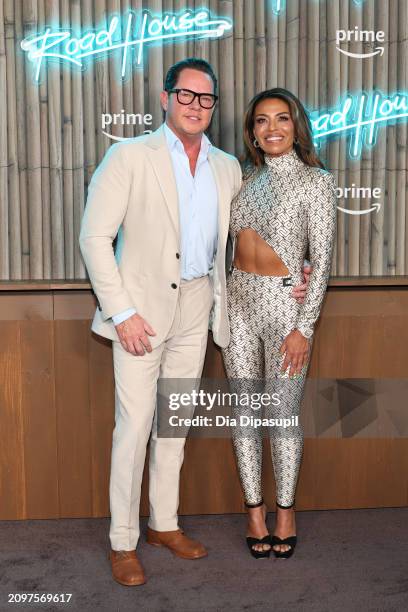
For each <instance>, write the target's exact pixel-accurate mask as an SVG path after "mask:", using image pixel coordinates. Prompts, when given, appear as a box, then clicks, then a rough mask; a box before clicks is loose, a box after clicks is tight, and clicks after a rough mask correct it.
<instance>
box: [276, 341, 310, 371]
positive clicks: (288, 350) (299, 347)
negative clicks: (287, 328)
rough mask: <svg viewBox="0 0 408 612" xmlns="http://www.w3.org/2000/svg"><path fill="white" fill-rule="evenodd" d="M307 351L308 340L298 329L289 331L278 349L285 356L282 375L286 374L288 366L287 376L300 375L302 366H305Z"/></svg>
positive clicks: (307, 356)
mask: <svg viewBox="0 0 408 612" xmlns="http://www.w3.org/2000/svg"><path fill="white" fill-rule="evenodd" d="M309 350H310V345H309V340H308V339H307V338H305V337H304V335H303V334H302V333H301V332H300V331H299V330H298V329H294V330H293V331H291V332H290V334H288V335H287V336H286V338H285V339H284V341H283V342H282V346H281V347H280V353H281V355H283V354H284V355H285V359H284V360H283V365H282V368H281V372H282V374H283V373H284V372H286V369H287V368H288V366H290V370H289V376H291V377H292V376H296V375H297V374H300V373H301V371H302V368H303V366H305V365H306V364H307V361H308V358H309Z"/></svg>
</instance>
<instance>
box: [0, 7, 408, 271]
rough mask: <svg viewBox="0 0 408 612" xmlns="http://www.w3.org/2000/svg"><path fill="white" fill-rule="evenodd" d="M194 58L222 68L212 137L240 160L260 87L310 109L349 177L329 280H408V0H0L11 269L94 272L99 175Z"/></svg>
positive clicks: (3, 208)
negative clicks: (89, 258) (85, 242)
mask: <svg viewBox="0 0 408 612" xmlns="http://www.w3.org/2000/svg"><path fill="white" fill-rule="evenodd" d="M189 56H197V57H202V58H205V59H206V60H208V61H209V62H210V63H211V64H212V65H213V67H214V69H215V71H216V74H217V75H218V78H219V95H220V99H219V103H218V107H217V110H216V113H215V116H214V119H213V122H212V125H211V129H210V132H209V137H210V139H211V140H212V142H213V143H214V144H215V145H217V146H219V147H221V148H223V149H225V150H226V151H229V152H230V153H233V154H235V155H237V156H238V157H239V156H241V155H242V153H243V139H242V129H243V116H244V112H245V108H246V105H247V103H248V102H249V100H250V99H251V97H252V96H253V95H254V94H255V93H257V92H259V91H261V90H264V89H267V88H271V87H275V86H281V87H285V88H287V89H289V90H291V91H292V92H293V93H295V94H296V95H297V96H299V98H300V99H301V100H302V102H303V103H304V105H305V107H306V109H307V110H308V112H309V115H310V118H311V121H312V126H313V133H314V139H315V143H316V146H317V147H318V148H319V153H320V156H321V158H322V160H323V161H324V163H325V164H326V166H327V168H328V169H330V170H331V171H332V172H333V173H334V175H335V177H336V179H337V185H338V189H337V195H338V230H337V239H336V247H335V253H334V258H333V266H332V276H333V277H338V276H351V277H367V276H377V277H378V276H404V275H407V274H408V248H407V234H408V214H407V203H408V197H407V155H408V152H407V124H406V122H407V119H408V2H407V0H388V1H387V0H286V1H285V0H234V1H229V0H218V1H217V0H201V1H200V2H194V1H189V2H186V1H183V0H173V1H172V0H150V1H144V2H142V1H137V0H132V1H131V0H83V1H77V0H0V118H1V120H0V278H1V279H2V280H14V279H74V278H75V279H86V271H85V268H84V264H83V262H82V259H81V255H80V252H79V248H78V235H79V228H80V222H81V217H82V214H83V210H84V206H85V202H86V191H87V186H88V184H89V181H90V179H91V177H92V173H93V172H94V170H95V168H96V167H97V165H98V163H99V162H100V161H101V159H102V157H103V155H104V153H105V152H106V150H107V149H108V148H109V146H110V145H111V144H112V143H113V142H115V141H117V140H120V139H122V138H132V137H134V136H137V135H140V134H143V133H145V132H149V131H152V130H154V129H155V128H157V127H158V126H159V125H160V123H161V122H162V117H163V116H162V111H161V107H160V102H159V94H160V91H161V90H162V87H163V79H164V76H165V74H166V71H167V69H168V67H169V66H171V65H172V64H173V63H174V62H176V61H178V60H180V59H183V58H185V57H189Z"/></svg>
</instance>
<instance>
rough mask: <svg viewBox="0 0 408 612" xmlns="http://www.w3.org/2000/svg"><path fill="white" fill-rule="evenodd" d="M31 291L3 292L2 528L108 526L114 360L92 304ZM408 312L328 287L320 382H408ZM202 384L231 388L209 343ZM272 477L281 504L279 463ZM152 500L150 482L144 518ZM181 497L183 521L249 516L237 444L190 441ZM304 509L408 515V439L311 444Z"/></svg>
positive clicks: (403, 301)
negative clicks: (48, 522)
mask: <svg viewBox="0 0 408 612" xmlns="http://www.w3.org/2000/svg"><path fill="white" fill-rule="evenodd" d="M50 287H51V286H50ZM72 287H75V285H72ZM23 289H24V287H20V290H19V291H11V290H10V291H1V292H0V337H1V339H2V342H1V344H0V428H1V430H0V438H1V444H0V519H27V518H32V519H34V518H57V517H100V516H108V514H109V498H108V484H109V466H110V449H111V442H112V429H113V423H114V391H113V389H114V387H113V372H112V351H111V346H110V342H108V341H105V340H104V339H102V338H100V337H98V336H95V335H92V334H91V332H90V319H91V317H92V315H93V312H94V308H95V302H94V298H93V296H92V294H91V292H90V291H89V290H88V289H80V288H77V289H73V288H71V290H55V289H52V288H48V289H47V288H46V287H45V288H43V290H41V288H40V286H39V285H38V286H37V290H35V289H33V288H32V287H31V289H30V286H29V285H28V284H27V286H26V287H25V290H23ZM407 312H408V289H407V287H388V288H382V287H365V288H352V289H350V288H346V287H344V288H338V287H337V288H334V287H333V288H330V289H329V291H328V294H327V296H326V300H325V303H324V306H323V311H322V317H321V320H320V324H319V326H318V329H317V334H316V338H315V342H314V348H313V356H312V363H311V366H310V370H309V375H310V377H312V378H318V377H320V378H337V379H344V378H372V379H384V378H392V379H402V378H405V379H406V378H407V365H406V364H407V363H408V327H407V325H406V321H407V314H406V313H407ZM203 376H205V377H208V378H223V377H224V370H223V366H222V359H221V354H220V351H219V350H218V349H217V348H216V347H215V345H214V344H213V342H212V339H211V336H210V338H209V342H208V350H207V356H206V363H205V368H204V373H203ZM306 409H307V408H306ZM304 410H305V408H304ZM305 416H306V417H307V415H305ZM266 446H267V445H266ZM264 466H265V467H264V470H265V482H266V490H265V497H266V500H267V502H268V503H269V504H272V503H273V501H274V481H273V473H272V465H271V460H270V455H269V454H267V455H266V456H265V462H264ZM146 493H147V474H145V479H144V485H143V499H142V512H143V513H147V510H148V505H147V495H146ZM180 495H181V506H180V512H181V513H182V514H183V513H184V514H194V513H224V512H240V511H242V510H243V503H242V495H241V490H240V486H239V482H238V477H237V471H236V466H235V460H234V455H233V452H232V445H231V440H229V439H197V438H195V439H193V438H190V439H189V440H188V441H187V445H186V455H185V462H184V466H183V469H182V480H181V494H180ZM296 499H297V508H298V509H299V510H307V509H328V508H359V507H383V506H384V507H385V506H405V505H407V504H408V439H407V438H403V437H399V438H397V437H395V438H389V437H382V438H379V437H377V438H361V437H350V438H343V439H342V438H324V437H322V438H314V437H311V438H307V439H306V444H305V451H304V458H303V464H302V468H301V474H300V481H299V485H298V492H297V497H296Z"/></svg>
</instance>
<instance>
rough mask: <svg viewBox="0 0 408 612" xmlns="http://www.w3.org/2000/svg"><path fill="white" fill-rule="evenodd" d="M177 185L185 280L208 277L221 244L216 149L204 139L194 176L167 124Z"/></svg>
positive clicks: (118, 320) (117, 317)
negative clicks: (213, 159)
mask: <svg viewBox="0 0 408 612" xmlns="http://www.w3.org/2000/svg"><path fill="white" fill-rule="evenodd" d="M164 132H165V135H166V141H167V146H168V148H169V151H170V156H171V161H172V164H173V170H174V175H175V179H176V185H177V193H178V202H179V220H180V244H181V253H180V267H181V278H182V279H185V280H191V279H193V278H199V277H200V276H205V275H206V274H208V273H209V271H210V270H211V269H212V267H213V263H214V257H215V252H216V249H217V241H218V197H217V187H216V184H215V179H214V176H213V173H212V171H211V167H210V164H209V162H208V152H209V149H210V147H211V146H212V145H211V143H210V141H209V140H208V138H207V136H206V135H205V134H203V136H202V138H201V148H200V153H199V155H198V159H197V164H196V168H195V173H194V176H193V175H192V174H191V170H190V163H189V159H188V156H187V154H186V152H185V150H184V146H183V143H182V142H181V140H180V139H179V137H178V136H177V135H176V134H175V133H174V132H173V131H172V130H171V129H170V128H169V127H168V126H167V124H166V123H165V124H164ZM135 313H136V309H135V308H128V309H127V310H125V311H123V312H121V313H118V314H117V315H113V316H112V319H113V322H114V324H115V325H118V324H119V323H122V321H125V320H126V319H128V318H129V317H131V316H132V315H133V314H135Z"/></svg>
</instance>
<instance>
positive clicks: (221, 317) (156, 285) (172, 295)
mask: <svg viewBox="0 0 408 612" xmlns="http://www.w3.org/2000/svg"><path fill="white" fill-rule="evenodd" d="M208 160H209V163H210V167H211V170H212V172H213V175H214V178H215V182H216V186H217V193H218V222H219V224H218V246H217V252H216V257H215V262H214V268H213V270H212V272H211V274H212V278H213V288H214V303H213V306H212V310H211V314H210V321H209V329H211V330H212V332H213V338H214V342H216V344H218V345H219V346H221V347H225V346H227V345H228V344H229V336H230V331H229V324H228V315H227V306H226V244H227V236H228V226H229V216H230V204H231V200H232V199H233V197H234V196H235V195H236V194H237V193H238V191H239V189H240V187H241V169H240V165H239V162H238V160H237V159H236V158H235V157H233V156H231V155H228V154H227V153H225V152H224V151H221V150H220V149H217V148H216V147H214V146H212V147H211V148H210V151H209V154H208ZM116 236H117V243H116V248H115V250H114V249H113V246H112V243H113V240H114V239H115V237H116ZM79 244H80V248H81V252H82V255H83V258H84V262H85V265H86V267H87V270H88V274H89V278H90V281H91V284H92V287H93V290H94V292H95V295H96V298H97V301H98V307H97V309H96V312H95V315H94V318H93V322H92V330H93V331H94V332H95V333H96V334H99V335H100V336H104V337H105V338H110V339H111V340H118V339H119V338H118V335H117V333H116V329H115V326H114V324H113V321H112V318H111V317H112V315H115V314H118V313H120V312H121V311H123V310H126V309H127V308H130V307H134V308H135V309H136V311H137V313H138V314H140V315H141V316H142V317H143V318H145V319H146V320H147V321H148V323H150V325H151V326H152V327H153V329H154V330H155V332H156V336H149V339H150V342H151V345H152V347H153V348H154V347H155V346H158V345H159V344H160V343H161V342H163V340H164V339H165V338H166V335H167V333H168V331H169V330H170V327H171V324H172V321H173V318H174V314H175V309H176V304H177V297H178V291H179V285H180V255H179V254H180V227H179V207H178V195H177V186H176V180H175V177H174V172H173V167H172V161H171V157H170V152H169V150H168V147H167V142H166V137H165V134H164V129H163V126H160V128H159V129H158V130H156V131H155V132H153V133H152V134H149V135H145V136H139V137H137V138H132V139H128V140H125V141H123V142H120V143H117V144H114V145H112V146H111V147H110V148H109V150H108V151H107V153H106V155H105V157H104V159H103V160H102V162H101V164H100V165H99V166H98V168H97V169H96V171H95V172H94V174H93V176H92V180H91V182H90V185H89V189H88V198H87V202H86V207H85V212H84V216H83V219H82V224H81V231H80V237H79ZM175 286H176V287H175Z"/></svg>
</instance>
